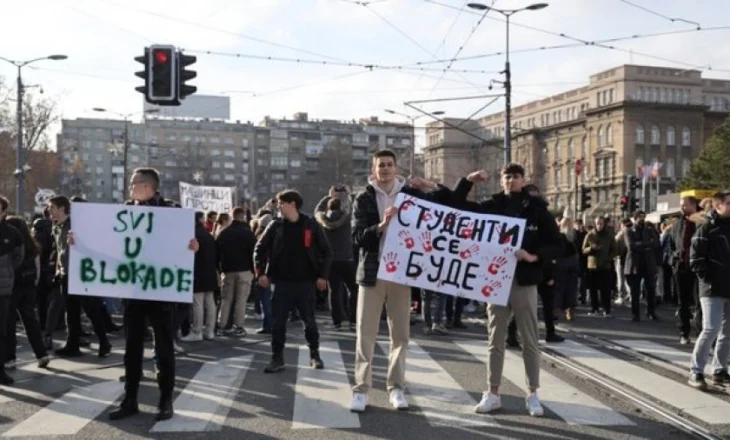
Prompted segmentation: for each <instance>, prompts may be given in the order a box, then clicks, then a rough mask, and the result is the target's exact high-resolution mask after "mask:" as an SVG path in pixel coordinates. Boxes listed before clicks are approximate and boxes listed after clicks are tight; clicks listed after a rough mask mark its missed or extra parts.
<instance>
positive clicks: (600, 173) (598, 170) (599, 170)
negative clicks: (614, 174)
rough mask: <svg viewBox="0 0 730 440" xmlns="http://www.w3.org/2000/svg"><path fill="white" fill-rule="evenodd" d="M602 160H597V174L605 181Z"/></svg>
mask: <svg viewBox="0 0 730 440" xmlns="http://www.w3.org/2000/svg"><path fill="white" fill-rule="evenodd" d="M601 162H602V161H601V159H596V174H597V176H596V177H598V178H599V179H603V167H602V166H601Z"/></svg>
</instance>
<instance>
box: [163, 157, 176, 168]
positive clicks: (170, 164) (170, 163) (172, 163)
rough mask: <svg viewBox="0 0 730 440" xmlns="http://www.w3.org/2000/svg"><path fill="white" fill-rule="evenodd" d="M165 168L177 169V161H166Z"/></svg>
mask: <svg viewBox="0 0 730 440" xmlns="http://www.w3.org/2000/svg"><path fill="white" fill-rule="evenodd" d="M165 166H166V167H176V166H177V161H175V160H170V159H168V160H166V161H165Z"/></svg>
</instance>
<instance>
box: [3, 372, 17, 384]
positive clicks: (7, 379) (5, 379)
mask: <svg viewBox="0 0 730 440" xmlns="http://www.w3.org/2000/svg"><path fill="white" fill-rule="evenodd" d="M13 383H15V381H14V380H13V378H12V377H10V376H8V374H7V373H6V372H4V371H2V372H0V385H12V384H13Z"/></svg>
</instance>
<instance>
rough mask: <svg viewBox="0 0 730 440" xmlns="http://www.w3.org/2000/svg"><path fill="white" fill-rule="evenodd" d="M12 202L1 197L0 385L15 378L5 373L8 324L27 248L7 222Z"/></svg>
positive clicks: (9, 382) (6, 383) (18, 234)
mask: <svg viewBox="0 0 730 440" xmlns="http://www.w3.org/2000/svg"><path fill="white" fill-rule="evenodd" d="M9 206H10V201H9V200H8V199H7V198H6V197H4V196H2V195H0V385H12V384H13V378H11V377H10V376H8V374H7V373H6V372H5V361H6V360H7V359H5V353H6V352H7V350H6V344H7V343H8V340H7V334H6V333H7V327H8V326H7V322H8V321H9V320H10V319H13V321H14V320H15V317H11V316H10V301H11V298H12V294H13V286H14V284H15V270H16V269H18V268H19V267H20V265H21V264H23V258H24V257H25V247H24V244H23V238H22V236H21V235H20V232H18V230H17V229H15V228H14V227H12V226H11V225H9V224H8V222H7V221H6V220H5V217H6V215H7V211H8V207H9Z"/></svg>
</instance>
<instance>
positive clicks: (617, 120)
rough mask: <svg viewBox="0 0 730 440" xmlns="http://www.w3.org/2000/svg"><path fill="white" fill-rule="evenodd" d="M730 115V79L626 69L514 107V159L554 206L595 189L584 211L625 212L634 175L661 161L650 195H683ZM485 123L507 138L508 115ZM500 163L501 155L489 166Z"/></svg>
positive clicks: (570, 203)
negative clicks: (685, 180) (624, 198)
mask: <svg viewBox="0 0 730 440" xmlns="http://www.w3.org/2000/svg"><path fill="white" fill-rule="evenodd" d="M728 112H730V81H725V80H715V79H706V78H702V72H700V71H697V70H681V69H674V68H667V67H655V66H639V65H623V66H619V67H615V68H612V69H608V70H606V71H603V72H598V73H596V74H594V75H591V76H590V78H589V79H588V84H587V85H586V86H583V87H580V88H577V89H573V90H569V91H566V92H564V93H560V94H557V95H554V96H551V97H547V98H545V99H541V100H537V101H532V102H529V103H527V104H524V105H521V106H519V107H515V108H513V109H512V123H513V126H512V130H513V132H512V159H513V161H515V162H519V163H522V164H523V165H525V167H526V173H527V178H528V179H529V180H531V181H533V182H535V183H537V184H538V185H539V186H540V187H542V188H543V191H544V193H545V195H546V197H547V199H548V201H549V202H550V204H551V205H552V207H553V208H555V209H565V208H571V209H572V208H574V206H575V205H576V204H577V203H576V198H577V197H576V194H577V193H578V188H579V187H580V186H581V185H585V186H586V187H587V188H590V189H591V190H592V202H593V203H592V205H593V206H592V209H591V210H590V212H587V213H584V214H586V215H598V214H613V215H619V214H620V212H619V209H620V207H619V206H618V200H619V198H620V196H621V195H622V194H624V192H625V190H626V187H625V182H626V177H627V176H629V175H635V174H637V169H638V168H640V167H642V166H644V165H650V164H652V163H653V162H654V161H656V162H658V163H660V164H661V168H660V170H659V176H658V192H657V181H653V182H652V185H650V187H651V189H649V190H648V191H647V194H646V197H648V200H649V206H650V207H653V206H656V198H657V194H664V193H668V192H674V191H675V189H676V186H677V183H678V181H679V180H680V179H681V178H682V177H683V176H684V175H685V174H686V173H687V172H688V171H689V167H690V163H691V161H692V159H693V158H695V157H696V156H697V155H698V154H699V152H700V149H701V148H702V145H703V144H704V142H705V140H706V139H707V138H708V137H709V136H711V134H712V132H713V130H714V128H715V127H716V126H717V125H719V124H720V123H722V121H723V120H724V119H725V118H726V117H727V116H728ZM478 125H479V126H481V127H482V128H483V130H484V131H485V132H486V135H485V137H486V138H490V137H492V138H503V136H504V112H500V113H496V114H492V115H488V116H486V117H483V118H481V119H479V120H478ZM429 127H430V128H432V129H433V130H432V131H433V133H432V135H433V136H428V137H427V148H426V151H434V148H432V147H436V146H438V144H432V143H431V141H432V140H437V139H439V138H438V136H435V135H436V134H437V132H438V127H437V126H436V125H435V123H432V124H429ZM446 148H448V146H447V147H446ZM443 157H444V158H445V160H447V161H448V160H449V158H450V155H449V154H444V155H443ZM428 160H429V159H426V161H427V163H428ZM578 161H579V162H580V166H579V167H576V163H577V162H578ZM453 163H454V166H458V165H459V162H457V161H456V160H455V159H454V162H453ZM500 165H501V159H499V163H498V164H497V163H495V164H491V166H488V167H487V168H488V169H498V168H499V166H500ZM450 167H451V164H445V165H444V169H445V168H450ZM577 168H580V169H581V172H580V174H578V173H577V172H576V169H577ZM427 169H428V168H427Z"/></svg>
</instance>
